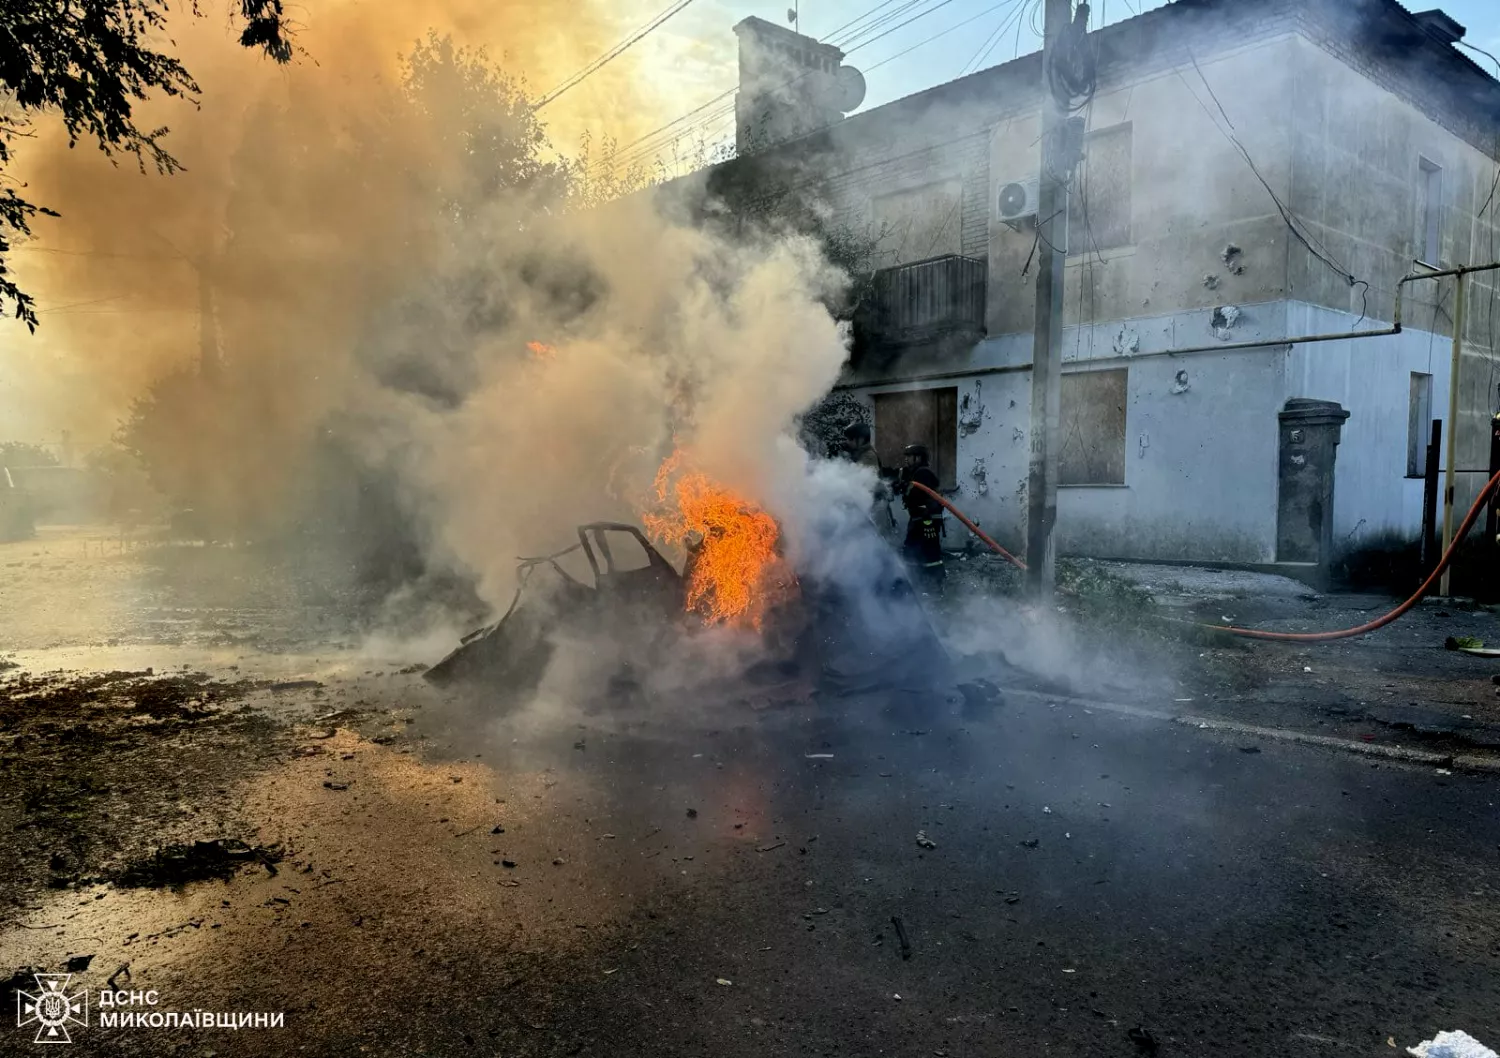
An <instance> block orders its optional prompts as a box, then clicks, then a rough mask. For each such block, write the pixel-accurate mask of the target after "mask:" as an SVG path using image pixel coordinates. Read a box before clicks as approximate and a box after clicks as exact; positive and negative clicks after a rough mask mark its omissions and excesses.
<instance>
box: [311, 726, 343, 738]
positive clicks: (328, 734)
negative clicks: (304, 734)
mask: <svg viewBox="0 0 1500 1058" xmlns="http://www.w3.org/2000/svg"><path fill="white" fill-rule="evenodd" d="M338 733H339V730H338V728H336V727H330V728H328V729H326V730H324V731H318V732H316V733H314V734H311V735H309V736H308V737H309V738H317V739H324V738H332V737H333V736H334V735H337V734H338Z"/></svg>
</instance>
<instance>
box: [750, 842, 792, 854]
mask: <svg viewBox="0 0 1500 1058" xmlns="http://www.w3.org/2000/svg"><path fill="white" fill-rule="evenodd" d="M785 844H786V842H784V841H778V842H775V843H774V844H771V845H762V846H761V847H760V848H759V849H757V850H756V851H758V852H775V851H776V850H777V849H779V848H781V847H782V846H784V845H785Z"/></svg>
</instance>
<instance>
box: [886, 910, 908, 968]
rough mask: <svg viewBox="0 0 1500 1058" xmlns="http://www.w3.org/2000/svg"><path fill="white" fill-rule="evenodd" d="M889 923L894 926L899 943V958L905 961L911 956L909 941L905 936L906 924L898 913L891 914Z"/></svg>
mask: <svg viewBox="0 0 1500 1058" xmlns="http://www.w3.org/2000/svg"><path fill="white" fill-rule="evenodd" d="M891 925H893V926H895V927H896V941H897V942H898V943H899V944H900V945H901V960H902V961H903V962H905V961H907V960H909V959H910V958H911V941H909V940H908V939H907V937H906V926H905V925H904V924H903V923H902V921H901V917H900V916H899V915H892V916H891Z"/></svg>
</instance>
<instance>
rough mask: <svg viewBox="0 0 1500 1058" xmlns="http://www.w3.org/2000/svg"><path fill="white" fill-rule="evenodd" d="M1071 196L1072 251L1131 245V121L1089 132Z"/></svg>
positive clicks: (1069, 232)
mask: <svg viewBox="0 0 1500 1058" xmlns="http://www.w3.org/2000/svg"><path fill="white" fill-rule="evenodd" d="M1071 190H1072V193H1071V194H1070V195H1069V196H1068V252H1069V253H1072V254H1086V253H1093V252H1094V251H1095V250H1108V249H1111V248H1112V247H1116V246H1128V245H1130V124H1129V123H1128V122H1127V123H1126V124H1124V125H1115V126H1112V127H1111V128H1107V129H1100V130H1099V131H1098V132H1091V133H1089V135H1088V137H1087V138H1086V139H1085V140H1084V154H1083V164H1082V165H1080V166H1079V167H1078V171H1077V174H1076V175H1075V176H1074V179H1073V186H1072V189H1071Z"/></svg>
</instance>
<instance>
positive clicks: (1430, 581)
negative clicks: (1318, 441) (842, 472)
mask: <svg viewBox="0 0 1500 1058" xmlns="http://www.w3.org/2000/svg"><path fill="white" fill-rule="evenodd" d="M911 486H912V487H914V488H918V489H921V490H922V491H923V492H925V493H927V495H929V496H931V497H932V498H933V499H934V500H936V501H937V502H938V503H940V504H942V505H943V507H944V508H946V509H947V510H948V511H951V512H952V514H953V516H954V517H955V518H957V519H958V520H959V521H960V522H962V523H963V524H964V527H965V528H967V529H968V530H969V532H971V533H973V534H974V535H975V536H976V537H978V538H979V539H980V540H981V541H983V542H984V544H985V545H986V546H988V547H989V548H990V549H991V550H992V551H994V552H995V553H996V554H998V555H1000V556H1001V557H1002V558H1004V559H1006V560H1007V561H1008V562H1010V563H1011V564H1012V565H1014V566H1015V567H1016V568H1017V569H1023V570H1024V569H1025V568H1026V563H1024V562H1022V561H1021V560H1020V559H1018V558H1016V556H1015V555H1012V554H1011V553H1010V552H1009V551H1007V550H1005V548H1003V547H1001V546H1000V545H999V544H997V543H995V541H994V540H992V539H990V537H989V536H988V535H987V534H986V533H985V532H984V531H983V530H981V529H980V528H979V526H977V525H975V524H974V523H973V522H972V521H971V520H970V519H969V517H968V516H967V515H965V514H964V512H963V511H961V510H959V509H958V508H957V507H955V506H954V505H953V504H951V503H949V502H948V500H946V499H945V498H944V497H942V496H939V495H938V494H937V493H936V492H934V491H933V490H932V489H930V488H928V487H927V486H926V485H923V484H922V483H921V482H917V481H913V482H911ZM1497 486H1500V474H1496V475H1495V476H1494V477H1492V478H1490V480H1489V482H1488V483H1487V484H1486V485H1485V486H1484V488H1482V489H1480V490H1479V495H1478V496H1477V497H1475V499H1474V503H1473V506H1471V507H1470V508H1469V513H1468V514H1466V515H1464V520H1463V522H1461V523H1460V524H1459V527H1458V529H1457V530H1456V531H1455V532H1454V534H1453V539H1452V540H1450V541H1449V543H1448V547H1447V550H1445V551H1444V552H1443V556H1442V558H1440V559H1439V560H1438V564H1437V566H1436V567H1435V568H1434V569H1433V570H1432V572H1431V573H1429V574H1428V575H1427V579H1426V580H1424V581H1423V582H1422V586H1421V587H1419V588H1418V589H1417V590H1416V593H1415V594H1414V595H1412V597H1411V598H1409V599H1407V600H1406V601H1405V602H1403V603H1402V604H1401V605H1400V606H1397V607H1396V608H1395V609H1394V610H1392V611H1391V612H1390V613H1387V614H1385V615H1383V616H1381V617H1377V618H1376V619H1375V620H1373V621H1367V622H1365V623H1364V624H1362V625H1358V626H1356V627H1354V628H1344V629H1340V630H1338V631H1334V632H1267V631H1263V630H1261V629H1258V628H1236V627H1234V626H1233V625H1210V624H1204V625H1200V626H1199V627H1202V628H1212V629H1215V630H1217V631H1220V632H1228V633H1229V634H1231V635H1236V636H1241V637H1243V638H1245V639H1268V640H1274V641H1276V642H1283V643H1326V642H1330V641H1332V640H1335V639H1349V638H1352V637H1353V636H1362V635H1365V634H1366V633H1368V632H1374V631H1376V630H1377V629H1381V628H1384V627H1385V626H1386V625H1388V624H1390V623H1391V622H1393V621H1395V620H1397V619H1399V618H1401V617H1402V616H1404V615H1405V614H1406V613H1407V612H1408V611H1409V610H1410V609H1411V608H1412V607H1413V606H1415V605H1417V603H1419V602H1421V601H1422V597H1423V596H1425V595H1426V594H1427V593H1428V592H1429V591H1431V590H1432V586H1433V585H1434V584H1436V583H1437V582H1438V580H1439V578H1441V577H1442V575H1443V572H1444V571H1445V570H1446V569H1447V568H1448V567H1449V566H1450V565H1451V564H1452V563H1453V556H1454V555H1455V554H1456V553H1457V551H1458V545H1459V542H1460V541H1461V540H1463V539H1464V538H1465V537H1466V536H1468V535H1469V530H1470V529H1472V528H1474V522H1475V520H1476V519H1477V518H1478V517H1479V512H1480V511H1481V510H1482V509H1483V508H1484V505H1485V503H1486V502H1487V501H1488V500H1489V498H1490V495H1491V493H1493V492H1494V491H1495V489H1496V487H1497Z"/></svg>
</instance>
